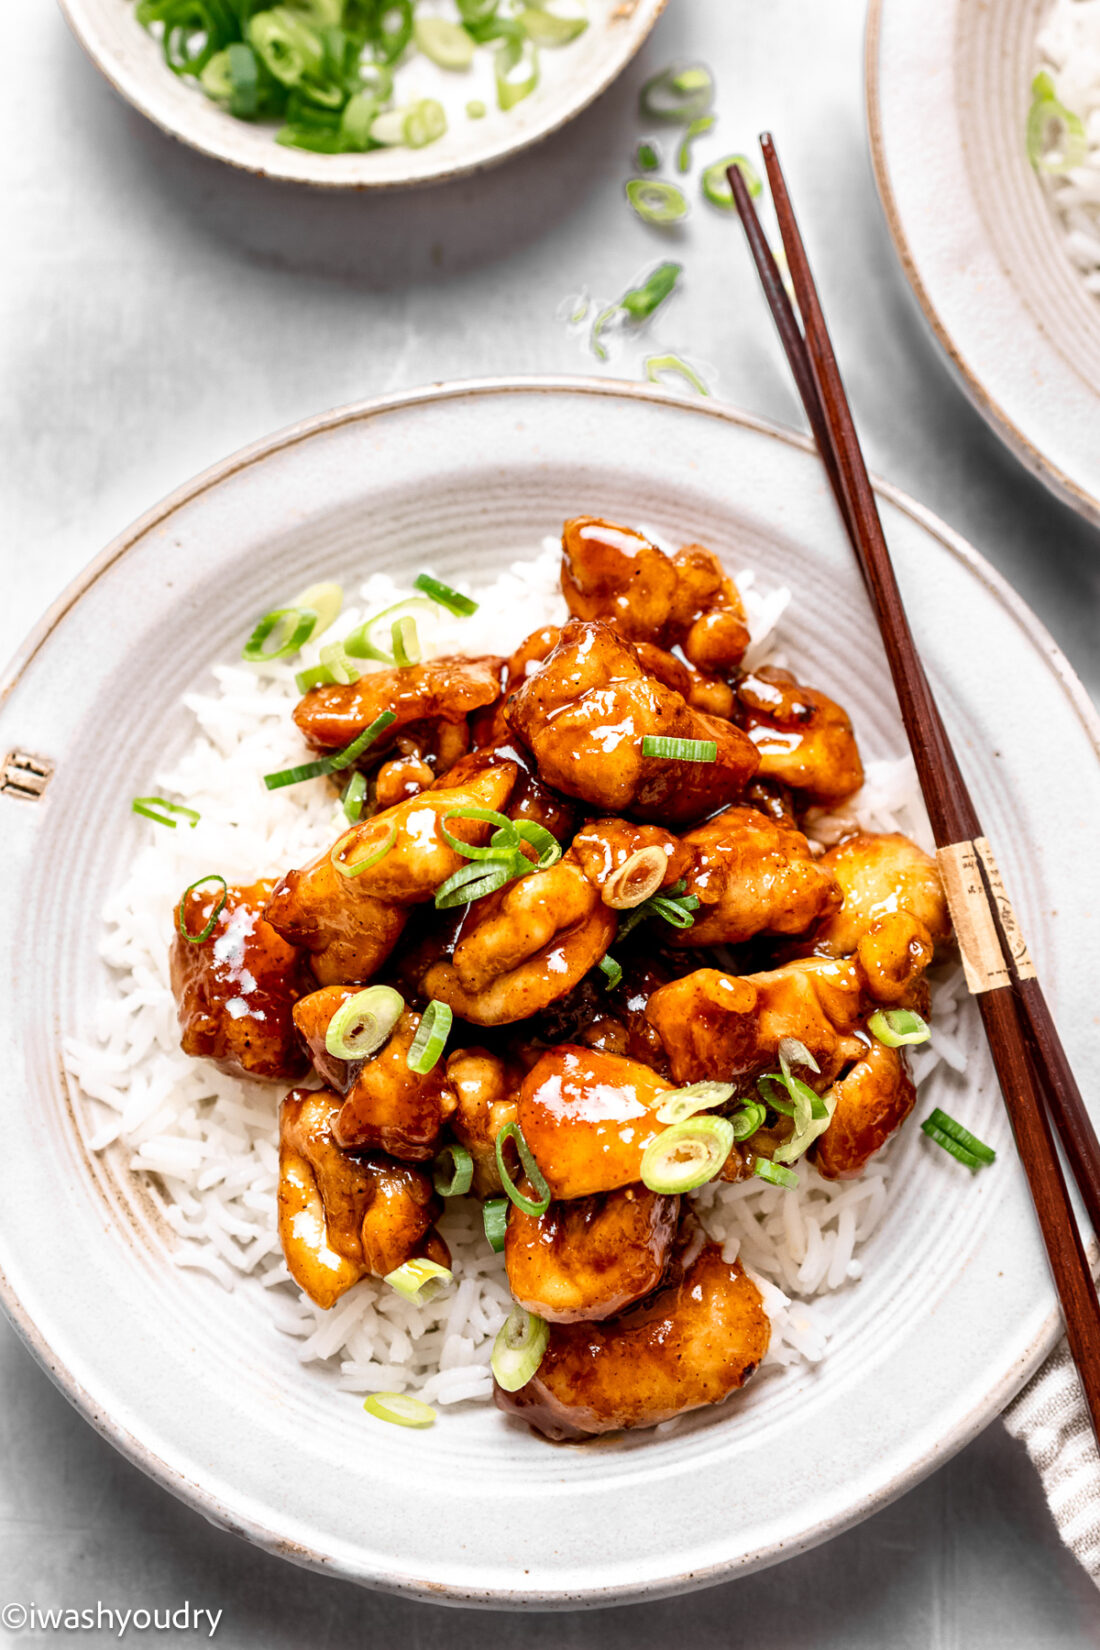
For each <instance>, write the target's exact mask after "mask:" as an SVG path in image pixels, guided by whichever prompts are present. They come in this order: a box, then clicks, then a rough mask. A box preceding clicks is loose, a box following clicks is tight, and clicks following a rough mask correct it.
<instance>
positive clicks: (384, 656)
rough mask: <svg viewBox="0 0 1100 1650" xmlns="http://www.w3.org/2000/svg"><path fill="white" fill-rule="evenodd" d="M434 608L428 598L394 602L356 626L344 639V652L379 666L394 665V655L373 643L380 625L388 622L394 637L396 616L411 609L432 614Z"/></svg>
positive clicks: (405, 597)
mask: <svg viewBox="0 0 1100 1650" xmlns="http://www.w3.org/2000/svg"><path fill="white" fill-rule="evenodd" d="M432 606H433V604H432V603H431V602H430V601H429V600H428V598H427V597H426V596H404V597H402V599H401V601H399V602H394V603H393V604H392V605H391V606H390V607H384V608H383V609H382V611H381V613H374V614H372V615H371V617H370V618H369V619H364V620H363V623H362V624H360V625H356V627H355V629H354V630H352V631H350V632H349V633H348V635H346V636H345V637H344V651H345V652H347V653H350V654H351V655H352V656H353V657H354V658H356V659H377V661H378V663H379V664H382V665H392V664H393V662H394V661H393V655H392V654H390V653H384V652H383V651H382V649H381V648H380V647H378V646H376V644H375V643H374V642H372V641H371V634H372V632H373V631H374V630H376V629H377V627H378V626H379V625H380V624H384V623H386V622H387V621H388V622H389V625H390V631H391V635H392V631H393V622H394V621H393V615H394V614H401V613H403V612H405V611H406V610H407V609H408V608H410V607H415V608H417V609H421V608H424V609H426V610H427V611H428V612H429V613H430V612H431V611H432Z"/></svg>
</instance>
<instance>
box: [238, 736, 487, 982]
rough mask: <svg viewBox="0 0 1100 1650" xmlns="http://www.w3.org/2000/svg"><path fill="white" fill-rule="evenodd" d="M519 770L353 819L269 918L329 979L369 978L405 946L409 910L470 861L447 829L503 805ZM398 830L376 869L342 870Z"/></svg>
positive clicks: (469, 834) (466, 830) (292, 881)
mask: <svg viewBox="0 0 1100 1650" xmlns="http://www.w3.org/2000/svg"><path fill="white" fill-rule="evenodd" d="M515 771H516V770H515V769H514V768H513V767H511V766H510V765H507V764H504V763H502V764H501V765H500V766H499V767H495V768H486V769H484V770H482V772H480V773H479V774H477V775H475V776H474V777H473V778H472V779H471V780H470V781H469V783H467V784H465V785H460V786H446V787H439V788H433V789H432V790H431V791H427V792H424V793H423V794H422V795H420V796H415V797H412V798H410V799H409V801H408V802H402V803H399V804H398V806H397V807H396V808H388V809H387V810H386V811H385V812H384V813H381V814H375V815H374V817H373V818H372V819H368V820H365V821H364V822H363V823H362V824H360V825H353V826H352V827H351V830H350V831H345V832H344V834H343V836H342V837H340V838H339V839H338V841H337V842H336V843H335V844H334V845H333V847H332V848H331V849H329V850H328V851H327V852H325V853H323V854H320V855H318V857H317V858H316V859H315V860H314V861H313V863H312V864H310V865H307V866H305V867H304V868H303V869H302V870H300V871H288V872H287V874H286V876H285V877H283V879H282V881H281V882H280V883H279V884H278V886H277V887H276V889H275V892H274V894H273V895H272V897H271V900H270V902H269V904H268V906H267V908H266V911H265V913H264V914H265V916H266V917H267V920H268V922H270V923H271V925H272V926H273V927H274V928H276V929H277V930H278V931H279V933H280V934H282V935H283V937H284V938H285V939H287V940H290V941H291V942H293V943H294V944H296V945H302V946H304V947H305V948H306V950H307V951H309V952H310V953H311V963H312V967H313V972H314V974H315V975H316V976H317V979H318V980H319V981H320V982H321V984H322V985H333V984H346V983H352V982H358V983H362V982H363V981H365V980H369V979H370V978H371V977H372V975H374V974H376V973H377V972H378V970H379V969H380V968H381V967H382V965H383V963H384V962H385V961H386V958H387V957H388V956H389V954H390V952H391V951H392V950H393V948H394V946H395V945H396V943H397V941H398V939H399V937H400V935H401V931H402V929H403V928H404V926H405V921H406V918H407V915H408V907H409V906H411V905H416V904H422V903H424V902H426V901H428V900H430V899H431V898H432V896H433V895H434V893H435V890H436V889H437V888H438V886H439V884H440V883H441V882H443V881H445V879H446V878H447V877H449V876H451V875H452V873H453V872H455V871H457V870H458V868H459V867H460V866H461V865H465V864H466V863H467V861H466V860H465V859H464V858H463V856H462V855H461V854H460V853H458V852H457V850H456V849H454V848H452V847H451V846H450V844H449V843H448V842H447V841H446V839H445V837H444V836H443V834H442V831H441V829H440V827H441V825H442V823H443V821H444V819H445V818H446V816H447V814H448V812H449V810H450V809H452V808H461V807H477V808H499V807H500V806H501V804H502V803H503V802H505V801H507V798H508V794H509V792H510V790H511V787H512V783H513V780H514V777H515ZM447 829H448V831H449V832H450V834H451V835H452V836H453V837H457V838H458V839H459V841H462V842H467V843H470V844H478V843H483V842H484V841H485V840H486V839H487V837H488V835H489V826H488V825H486V824H484V823H483V822H482V821H480V820H472V819H451V820H449V822H448V824H447ZM391 836H392V838H393V845H392V847H391V848H390V850H389V852H388V853H386V854H384V855H383V857H382V858H381V859H379V860H378V861H377V863H376V864H374V865H371V866H370V867H369V868H368V869H367V870H366V871H362V872H360V873H359V874H357V875H348V874H346V873H345V872H343V871H339V870H337V868H336V865H335V863H334V860H339V861H340V863H341V864H342V865H346V866H347V867H348V869H349V870H354V867H355V864H356V862H357V860H362V859H366V858H368V857H369V855H370V854H371V853H372V852H374V851H376V850H377V849H378V848H380V847H381V846H382V845H383V844H384V843H385V842H387V841H388V840H389V839H390V837H391Z"/></svg>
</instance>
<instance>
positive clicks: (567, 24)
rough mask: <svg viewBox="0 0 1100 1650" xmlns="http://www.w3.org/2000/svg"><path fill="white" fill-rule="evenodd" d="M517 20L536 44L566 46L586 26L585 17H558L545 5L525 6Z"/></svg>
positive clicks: (582, 31) (586, 20)
mask: <svg viewBox="0 0 1100 1650" xmlns="http://www.w3.org/2000/svg"><path fill="white" fill-rule="evenodd" d="M517 21H518V22H519V24H520V27H521V28H522V29H523V30H524V32H525V34H527V35H528V36H529V37H530V38H531V39H532V40H533V41H534V42H535V44H536V45H537V46H568V44H569V42H570V41H571V40H576V38H577V36H578V35H580V34H583V33H584V31H585V29H586V28H587V27H588V19H587V18H586V17H560V16H558V15H557V13H556V12H552V11H548V10H547V9H546V7H545V6H527V7H526V8H525V9H524V10H523V11H521V12H520V14H519V17H518V19H517Z"/></svg>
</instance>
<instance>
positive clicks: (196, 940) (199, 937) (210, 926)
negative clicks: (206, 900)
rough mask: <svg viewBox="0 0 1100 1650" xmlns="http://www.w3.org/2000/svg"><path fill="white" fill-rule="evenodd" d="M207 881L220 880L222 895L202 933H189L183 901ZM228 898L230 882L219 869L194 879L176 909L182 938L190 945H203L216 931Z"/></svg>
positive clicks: (184, 891)
mask: <svg viewBox="0 0 1100 1650" xmlns="http://www.w3.org/2000/svg"><path fill="white" fill-rule="evenodd" d="M206 882H220V883H221V886H222V891H221V895H220V897H219V899H218V903H217V904H216V905H215V907H214V910H213V914H212V915H211V918H210V921H209V922H208V923H207V925H206V927H205V928H204V929H203V931H202V933H201V934H189V933H188V931H187V929H186V928H185V927H184V926H183V902H184V900H185V899H186V898H187V896H188V894H191V893H193V892H194V891H195V889H196V888H201V887H202V886H203V884H204V883H206ZM228 898H229V884H228V883H227V882H226V880H225V878H224V877H223V876H220V875H219V874H218V872H217V871H210V872H208V873H207V875H206V876H204V877H199V878H197V879H196V881H194V882H193V883H192V884H191V885H190V887H189V888H185V889H184V890H183V893H182V894H181V895H180V902H179V907H178V909H177V911H176V927H177V928H178V929H179V934H180V938H181V939H184V940H186V941H187V943H188V945H202V944H203V942H204V941H205V940H208V939H209V938H210V936H211V934H212V933H213V932H214V928H215V925H216V923H217V920H218V918H219V917H220V916H221V914H222V912H223V910H224V909H225V902H226V900H227V899H228Z"/></svg>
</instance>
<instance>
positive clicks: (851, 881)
mask: <svg viewBox="0 0 1100 1650" xmlns="http://www.w3.org/2000/svg"><path fill="white" fill-rule="evenodd" d="M818 865H819V866H820V868H821V870H822V871H824V872H827V873H828V874H829V875H831V876H833V877H835V878H836V881H837V884H838V886H839V888H840V892H841V896H842V900H843V903H842V904H841V906H840V909H839V910H838V911H835V912H834V913H832V915H827V916H826V920H824V921H822V922H821V923H820V924H819V926H818V927H817V928H816V929H815V930H814V933H813V936H812V941H813V949H814V952H815V953H816V954H817V955H818V956H820V957H846V956H848V955H850V953H851V952H853V951H854V950H855V949H856V947H857V945H858V944H859V942H860V940H861V939H862V938H863V937H864V935H865V934H868V933H870V931H871V930H872V928H874V926H875V924H876V923H878V922H880V921H881V919H882V918H883V917H886V916H893V915H895V914H896V913H898V912H908V914H909V915H910V916H911V917H913V918H915V919H916V921H917V922H918V923H919V924H920V926H921V927H922V928H923V929H924V932H925V934H926V936H927V939H928V942H929V943H930V944H931V945H932V946H934V947H937V948H938V947H939V946H942V945H944V944H945V943H946V941H947V940H948V939H949V937H950V934H951V918H950V916H949V915H948V911H947V899H946V897H945V895H944V891H943V883H942V882H941V881H940V873H939V870H938V869H937V866H936V862H935V860H934V859H933V858H932V857H931V855H929V854H926V853H925V851H924V849H923V848H918V846H917V844H916V843H915V842H910V840H909V838H908V837H906V836H899V835H898V834H897V833H895V832H887V833H885V834H884V835H882V836H873V835H871V834H869V833H867V832H862V831H861V832H860V833H859V834H858V835H856V836H850V837H848V838H846V840H845V841H843V842H841V843H840V844H839V845H838V846H837V847H836V848H830V850H829V852H828V853H827V854H825V855H823V857H822V858H821V859H820V860H819V861H818ZM806 926H809V925H808V924H807V925H806Z"/></svg>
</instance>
